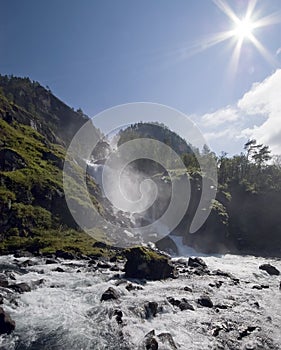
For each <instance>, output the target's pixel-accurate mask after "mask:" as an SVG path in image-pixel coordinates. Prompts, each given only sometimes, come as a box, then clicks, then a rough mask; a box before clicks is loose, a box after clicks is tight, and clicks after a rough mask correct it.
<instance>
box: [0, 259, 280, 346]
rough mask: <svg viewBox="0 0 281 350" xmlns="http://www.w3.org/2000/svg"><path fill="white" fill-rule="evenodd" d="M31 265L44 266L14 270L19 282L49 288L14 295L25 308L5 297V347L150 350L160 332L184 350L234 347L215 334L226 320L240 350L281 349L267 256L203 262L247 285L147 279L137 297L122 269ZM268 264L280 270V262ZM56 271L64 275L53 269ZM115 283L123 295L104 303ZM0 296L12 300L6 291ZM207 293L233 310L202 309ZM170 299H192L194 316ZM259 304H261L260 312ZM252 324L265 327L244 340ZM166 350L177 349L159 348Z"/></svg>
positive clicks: (275, 280)
mask: <svg viewBox="0 0 281 350" xmlns="http://www.w3.org/2000/svg"><path fill="white" fill-rule="evenodd" d="M19 260H20V261H23V260H25V259H24V258H21V259H19ZM32 260H35V261H37V263H38V265H36V266H31V267H28V268H26V269H27V273H26V274H22V275H21V274H19V273H15V276H16V279H17V282H22V281H23V282H27V283H29V284H30V283H31V281H34V280H38V279H41V278H44V279H45V283H44V284H43V285H42V286H40V287H38V288H37V289H35V290H32V291H31V292H27V293H24V294H21V295H19V294H15V298H16V300H17V301H18V306H15V305H14V304H13V303H10V302H8V300H7V299H6V298H5V300H4V309H5V310H6V311H8V312H9V313H10V315H11V317H12V318H13V319H14V320H15V321H16V330H15V332H14V333H12V334H11V335H9V336H1V337H0V349H2V350H4V349H5V350H15V349H17V350H27V349H31V350H40V349H52V350H56V349H67V350H68V349H72V350H76V349H77V350H78V349H79V350H82V349H83V350H89V349H97V350H100V349H112V350H113V349H144V347H143V345H141V344H142V341H143V338H144V336H145V335H146V334H147V333H148V332H149V331H151V330H153V329H154V330H155V333H156V334H157V335H158V334H159V333H162V332H165V333H167V332H168V333H170V334H171V335H172V337H173V339H174V342H175V344H176V345H177V348H178V349H183V350H187V349H194V350H195V349H196V350H197V349H198V350H202V349H203V350H204V349H224V348H225V349H228V348H229V349H231V347H226V345H225V344H224V346H223V347H219V346H221V345H219V344H220V341H221V340H220V339H217V338H216V337H214V336H213V335H212V329H213V328H214V327H215V326H216V325H218V324H222V323H223V322H227V321H228V322H232V323H233V325H234V326H233V327H234V330H233V331H232V332H229V333H225V335H226V337H230V338H231V339H232V338H233V339H234V340H235V342H236V343H238V347H237V345H236V347H233V349H264V350H265V349H271V348H270V347H269V346H268V347H267V345H262V347H258V346H257V345H256V346H255V344H258V343H259V342H261V340H259V339H262V338H263V337H268V338H270V339H272V342H273V343H274V344H273V347H272V349H278V348H279V347H278V346H280V345H281V334H280V325H281V291H280V290H279V280H280V277H278V276H277V277H276V276H269V275H267V274H266V273H265V272H263V271H261V270H259V269H258V267H259V265H260V264H261V263H264V262H265V259H262V258H255V257H251V256H246V257H241V256H233V255H226V256H224V257H221V258H218V257H204V260H205V262H206V263H207V264H208V266H209V268H210V270H215V269H221V270H223V271H226V272H231V273H232V274H233V275H234V276H235V277H236V278H239V279H240V280H241V281H240V284H238V285H234V284H233V281H231V280H230V279H229V278H225V277H221V276H203V277H202V276H201V277H200V276H196V275H192V276H190V277H188V276H184V275H182V276H181V277H180V278H178V279H176V280H174V279H169V280H166V281H156V282H147V283H146V284H145V285H144V286H143V288H144V289H143V290H135V291H131V292H129V291H127V290H126V288H125V286H126V283H127V282H126V281H124V282H123V283H121V284H120V285H118V286H116V284H118V283H120V279H116V278H114V274H115V273H116V272H112V271H109V270H105V269H103V270H102V271H101V270H97V271H95V272H94V270H93V268H91V267H87V264H86V262H83V261H72V262H70V261H68V262H67V261H62V262H61V263H60V264H58V265H53V264H52V265H45V264H44V262H43V261H42V260H39V259H36V258H33V259H32ZM13 261H14V258H13V257H12V256H9V257H0V265H2V264H3V263H4V262H5V263H7V262H8V263H10V264H14V263H13ZM269 262H271V263H272V264H273V265H274V266H276V267H277V268H278V269H279V270H281V262H280V260H279V261H277V260H275V261H274V260H269ZM72 264H76V265H77V266H75V265H74V266H73V265H72ZM57 266H60V267H62V268H63V269H64V270H65V272H54V271H52V270H53V269H54V268H55V267H57ZM6 270H7V268H6ZM77 270H80V271H81V272H77ZM218 280H221V281H223V284H222V286H221V287H220V288H219V289H218V288H212V287H210V286H209V283H210V282H214V281H218ZM12 282H13V281H11V283H12ZM255 284H268V285H269V289H263V290H254V289H252V286H253V285H255ZM109 286H112V287H114V288H115V289H116V290H117V291H118V292H119V293H120V298H119V299H118V300H116V301H108V302H100V297H101V295H102V293H103V292H104V291H105V290H106V289H107V288H108V287H109ZM185 286H189V287H191V288H192V292H187V291H184V289H183V287H185ZM0 292H1V293H2V294H3V295H4V297H5V293H4V291H3V290H2V291H0ZM202 294H208V295H209V296H210V297H211V299H212V300H213V302H214V304H219V303H220V304H221V303H224V304H227V305H229V306H230V308H228V309H227V310H220V312H216V311H215V309H214V308H213V309H208V308H200V307H198V305H197V303H196V300H197V298H198V297H199V296H200V295H202ZM168 296H172V297H174V298H177V299H180V298H183V297H185V298H186V299H187V300H188V301H189V302H190V303H191V304H192V305H193V306H194V308H195V311H190V310H186V311H180V310H179V309H178V308H176V307H173V306H172V305H171V304H169V303H168V301H167V299H166V298H167V297H168ZM149 301H156V302H157V303H158V305H159V306H161V307H162V311H160V312H158V313H157V316H156V317H152V318H151V319H145V317H144V315H145V312H144V304H145V303H147V302H149ZM255 302H258V303H259V305H260V308H259V309H258V308H257V307H256V306H255V305H254V303H255ZM116 309H117V310H122V312H123V324H122V325H119V324H117V322H116V320H115V317H112V313H113V311H114V310H116ZM270 318H271V319H270ZM251 325H256V326H258V327H260V330H256V331H254V332H253V333H251V335H249V336H247V337H245V338H243V339H242V340H239V341H238V340H237V334H238V330H239V329H240V330H241V329H243V327H244V328H247V326H251ZM121 331H122V333H123V337H121V336H120V332H121ZM236 343H235V344H236ZM159 349H160V350H161V349H162V350H164V349H166V350H167V349H172V348H171V347H169V346H168V345H167V344H166V345H164V344H162V345H161V344H160V343H159Z"/></svg>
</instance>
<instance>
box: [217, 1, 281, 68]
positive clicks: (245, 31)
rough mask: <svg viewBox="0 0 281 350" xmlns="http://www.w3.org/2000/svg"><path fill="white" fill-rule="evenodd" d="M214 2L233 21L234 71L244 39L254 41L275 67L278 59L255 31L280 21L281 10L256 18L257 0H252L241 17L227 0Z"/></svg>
mask: <svg viewBox="0 0 281 350" xmlns="http://www.w3.org/2000/svg"><path fill="white" fill-rule="evenodd" d="M213 2H214V4H215V5H216V6H217V7H218V8H219V9H220V10H221V11H222V12H223V13H224V14H226V16H227V17H228V18H229V19H230V20H231V21H232V22H233V25H234V28H233V29H232V31H231V33H232V34H231V35H230V38H231V39H232V40H233V41H234V42H235V40H236V44H235V47H234V49H233V53H232V57H231V61H230V64H231V69H232V72H233V73H235V72H236V70H237V67H238V63H239V60H240V56H241V50H242V45H243V43H244V41H249V42H250V43H252V44H253V45H254V47H255V48H256V49H257V51H258V52H259V53H260V54H261V55H262V57H263V58H264V59H265V60H266V61H268V62H269V63H270V64H271V65H273V66H274V67H277V66H278V62H277V61H276V59H275V58H274V57H273V55H271V54H270V52H269V51H268V50H267V49H266V48H265V47H264V46H263V45H262V43H261V42H260V41H259V40H258V39H257V38H256V37H255V35H254V33H253V32H254V30H255V29H257V28H261V27H265V26H269V25H272V24H276V23H280V22H281V12H275V13H272V14H270V15H268V16H264V17H262V18H259V19H257V18H255V17H256V16H257V13H256V5H257V0H250V1H249V2H248V7H247V9H246V13H245V16H244V17H243V18H239V17H238V16H237V15H236V14H235V12H234V11H233V10H232V8H231V7H230V6H229V5H228V3H227V2H226V1H225V0H213ZM228 33H230V32H228Z"/></svg>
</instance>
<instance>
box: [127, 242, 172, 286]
mask: <svg viewBox="0 0 281 350" xmlns="http://www.w3.org/2000/svg"><path fill="white" fill-rule="evenodd" d="M125 257H126V259H127V262H126V264H125V276H126V277H128V278H138V279H147V280H160V279H165V278H169V277H176V271H175V268H174V267H173V266H172V265H171V263H170V261H169V258H168V257H167V256H165V255H162V254H159V253H157V252H155V251H153V250H151V249H148V248H145V247H134V248H130V249H127V250H126V251H125Z"/></svg>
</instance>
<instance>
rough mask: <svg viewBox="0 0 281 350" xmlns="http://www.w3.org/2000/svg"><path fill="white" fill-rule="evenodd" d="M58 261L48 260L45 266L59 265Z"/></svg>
mask: <svg viewBox="0 0 281 350" xmlns="http://www.w3.org/2000/svg"><path fill="white" fill-rule="evenodd" d="M57 263H58V261H57V260H55V259H46V261H45V264H46V265H51V264H57Z"/></svg>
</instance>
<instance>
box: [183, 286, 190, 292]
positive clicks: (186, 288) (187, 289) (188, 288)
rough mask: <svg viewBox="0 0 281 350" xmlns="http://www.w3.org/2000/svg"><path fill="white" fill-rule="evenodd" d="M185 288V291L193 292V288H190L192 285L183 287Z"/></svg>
mask: <svg viewBox="0 0 281 350" xmlns="http://www.w3.org/2000/svg"><path fill="white" fill-rule="evenodd" d="M183 290H184V291H185V292H190V293H192V288H190V287H188V286H185V287H183Z"/></svg>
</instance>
